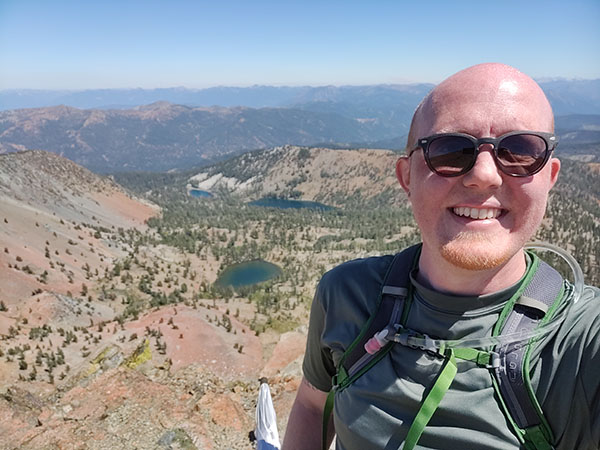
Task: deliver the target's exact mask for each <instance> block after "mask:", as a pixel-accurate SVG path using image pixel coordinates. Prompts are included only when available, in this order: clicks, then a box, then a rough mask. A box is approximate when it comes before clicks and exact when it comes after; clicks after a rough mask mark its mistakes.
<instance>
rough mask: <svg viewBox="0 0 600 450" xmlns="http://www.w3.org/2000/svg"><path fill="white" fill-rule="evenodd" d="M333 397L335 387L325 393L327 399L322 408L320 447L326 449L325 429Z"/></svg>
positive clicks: (327, 426)
mask: <svg viewBox="0 0 600 450" xmlns="http://www.w3.org/2000/svg"><path fill="white" fill-rule="evenodd" d="M334 397H335V389H331V390H330V391H329V393H328V394H327V400H325V407H324V408H323V426H322V429H321V430H322V438H321V449H322V450H327V448H328V447H327V444H328V442H327V430H328V428H329V418H330V417H331V412H332V411H333V399H334Z"/></svg>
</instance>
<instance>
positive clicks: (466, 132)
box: [283, 64, 600, 450]
mask: <svg viewBox="0 0 600 450" xmlns="http://www.w3.org/2000/svg"><path fill="white" fill-rule="evenodd" d="M553 131H554V118H553V114H552V109H551V107H550V104H549V103H548V100H547V99H546V97H545V95H544V93H543V92H542V90H541V89H540V87H539V86H538V85H537V84H536V83H535V82H534V81H533V80H532V79H531V78H529V77H528V76H526V75H524V74H523V73H521V72H519V71H518V70H516V69H514V68H512V67H509V66H506V65H502V64H481V65H477V66H474V67H470V68H468V69H465V70H463V71H461V72H458V73H457V74H455V75H453V76H451V77H450V78H448V79H447V80H445V81H443V82H442V83H441V84H439V85H438V86H437V87H436V88H435V89H433V91H432V92H430V93H429V94H428V95H427V97H426V98H425V99H424V100H423V102H422V103H421V104H420V105H419V107H418V108H417V111H416V112H415V115H414V117H413V121H412V124H411V129H410V133H409V137H408V142H407V154H406V155H405V156H402V157H400V159H399V160H398V162H397V165H396V175H397V178H398V181H399V182H400V185H401V186H402V188H403V189H404V191H405V192H406V194H407V196H408V198H409V200H410V203H411V206H412V210H413V214H414V217H415V220H416V222H417V225H418V226H419V228H420V231H421V236H422V245H421V246H420V247H419V248H417V249H416V250H415V252H416V253H413V254H412V255H416V256H414V258H413V259H414V263H413V264H412V265H410V266H406V267H409V268H408V269H407V268H404V269H402V270H399V269H396V265H395V264H396V263H393V262H392V261H395V260H394V259H393V257H392V256H382V257H374V258H367V259H361V260H355V261H351V262H348V263H345V264H342V265H341V266H338V267H336V268H334V269H333V270H331V271H329V272H328V273H326V274H325V275H324V276H323V278H322V280H321V282H320V283H319V286H318V288H317V292H316V294H315V299H314V301H313V305H312V309H311V318H310V325H309V332H308V341H307V348H306V354H305V358H304V364H303V371H304V378H303V379H302V382H301V385H300V387H299V390H298V393H297V397H296V400H295V403H294V406H293V408H292V412H291V414H290V418H289V422H288V427H287V432H286V435H285V440H284V445H283V448H284V449H285V450H293V449H319V448H321V446H322V439H321V429H322V420H323V411H324V405H325V403H326V399H327V398H328V393H329V392H330V391H332V392H333V394H332V395H330V396H329V397H330V398H331V399H334V400H335V401H334V403H333V414H332V416H331V417H329V418H328V416H327V414H326V415H325V417H326V422H328V424H329V425H328V426H327V427H326V431H327V436H326V441H327V443H326V445H327V446H328V445H329V443H330V442H331V441H332V439H333V437H334V434H335V435H336V448H337V449H343V450H369V449H386V450H388V449H398V448H404V449H410V448H422V449H425V448H426V449H460V450H464V449H507V450H508V449H519V448H528V449H529V448H531V449H536V450H542V449H551V448H556V449H578V450H583V449H598V448H600V314H599V311H600V303H599V302H598V299H599V297H600V291H599V290H598V289H596V288H592V287H587V286H586V287H585V288H584V290H583V294H582V295H581V296H580V298H579V299H577V301H576V302H575V301H574V300H575V299H574V298H573V297H574V293H573V292H574V288H573V286H572V285H570V284H569V283H568V282H564V283H563V281H562V280H561V279H560V278H559V280H560V281H559V282H558V285H559V286H558V287H557V288H556V289H557V290H556V292H558V294H557V296H556V299H555V298H554V297H553V299H552V302H553V303H549V306H548V305H546V306H544V305H540V303H543V302H540V301H539V300H535V299H533V301H532V300H531V299H530V298H529V297H528V296H526V295H525V294H523V290H524V289H532V290H531V291H529V290H526V291H525V292H526V293H528V292H533V294H532V295H533V296H535V295H538V294H539V292H541V290H542V288H540V287H539V286H537V287H531V288H530V287H529V285H530V284H531V283H532V281H531V280H532V279H534V277H535V276H536V275H535V272H536V271H538V270H541V269H539V267H541V265H540V266H538V262H537V260H536V258H537V257H536V256H535V255H532V254H530V253H528V252H526V251H525V250H524V246H525V244H526V242H528V241H529V240H530V239H531V237H532V236H533V234H534V233H535V231H536V229H537V228H538V226H539V225H540V223H541V221H542V218H543V216H544V212H545V208H546V202H547V199H548V193H549V191H550V189H551V188H552V187H553V185H554V184H555V182H556V180H557V177H558V173H559V170H560V162H559V160H558V159H556V158H555V157H554V156H553V150H554V147H555V146H556V138H555V136H554V135H553ZM404 258H405V259H406V258H407V257H404ZM397 259H402V257H399V258H397ZM392 266H393V267H394V268H393V269H390V267H392ZM388 270H391V272H393V276H391V277H386V274H387V272H388ZM550 270H552V269H550ZM545 276H546V275H543V276H540V277H539V278H535V279H537V280H542V281H541V282H539V281H537V282H536V283H537V284H538V285H544V286H545V285H546V284H547V285H550V284H552V283H550V282H549V281H548V283H546V282H545V278H544V277H545ZM393 277H396V278H402V277H404V278H405V279H406V280H407V281H406V283H407V286H406V290H405V291H402V289H403V285H402V282H399V281H398V282H396V281H395V280H390V279H389V278H393ZM547 277H549V278H550V276H549V275H547ZM549 278H548V279H549ZM536 283H534V284H536ZM554 284H555V285H556V284H557V283H556V282H554ZM384 285H385V286H386V287H385V288H382V286H384ZM390 285H391V286H392V288H391V289H390V288H388V287H389V286H390ZM398 286H400V288H398ZM386 289H387V291H389V292H391V293H394V292H396V293H397V292H402V298H401V301H402V303H397V304H399V305H401V306H400V311H402V314H398V315H397V317H395V318H394V319H393V320H392V319H390V322H389V323H388V326H387V328H386V329H385V330H387V331H385V332H384V330H382V331H381V332H379V333H376V334H374V335H373V337H371V338H370V339H369V340H368V341H366V339H367V338H369V337H370V336H362V339H361V338H360V337H359V334H361V330H363V331H364V330H365V329H366V328H365V327H366V325H365V324H367V322H377V321H378V320H379V316H380V315H381V314H380V313H378V312H377V311H378V308H379V306H378V305H379V301H380V300H379V299H380V298H381V297H380V295H383V294H381V292H382V290H383V291H384V293H385V291H386ZM406 293H408V294H407V295H406ZM395 295H400V294H395ZM528 295H529V294H528ZM544 295H546V294H539V296H541V297H543V296H544ZM395 301H397V302H398V300H395ZM536 302H537V303H536ZM509 304H510V305H511V308H514V309H515V310H516V309H517V308H516V307H514V306H512V305H515V304H519V305H528V306H522V308H523V310H524V311H525V312H526V315H528V314H530V313H531V311H534V312H535V311H538V310H540V311H541V312H540V314H539V317H538V316H536V317H533V319H531V320H532V321H534V320H538V321H539V320H542V322H543V318H541V317H544V315H545V314H548V318H549V319H548V320H550V317H553V318H554V319H555V320H554V321H553V322H551V323H552V324H558V326H557V327H546V329H544V328H543V327H542V328H539V330H542V331H540V332H539V335H538V339H537V340H535V341H533V342H532V341H529V340H527V339H521V340H520V341H519V340H518V341H517V344H513V347H511V351H515V349H516V351H517V352H518V351H519V349H521V348H523V349H527V351H528V352H530V354H529V355H528V358H529V361H528V363H527V364H525V366H527V365H528V367H526V368H525V369H523V370H520V369H521V367H518V366H519V364H523V362H517V363H512V364H513V365H514V366H515V367H511V366H510V364H511V361H506V360H508V357H507V356H501V357H500V358H499V357H498V354H497V353H494V352H490V348H492V345H491V344H490V342H489V341H488V342H486V341H485V339H486V338H489V336H491V335H492V333H493V329H494V328H495V327H497V323H498V322H499V321H501V319H500V317H503V318H504V319H506V315H508V314H510V316H509V319H506V320H508V321H509V322H510V321H511V320H513V319H512V318H513V316H516V313H512V309H511V310H510V311H509V310H508V309H507V308H508V306H507V305H509ZM406 305H410V307H408V306H406ZM530 307H531V308H530ZM509 309H510V308H509ZM394 311H396V310H394ZM505 311H506V313H505ZM519 311H520V310H519ZM538 312H539V311H538ZM394 314H396V312H394ZM532 314H533V313H532ZM553 314H554V315H553ZM533 316H535V314H533ZM400 317H402V318H401V319H400ZM528 317H529V316H528ZM370 318H371V320H370ZM386 320H387V319H386ZM542 322H539V323H542ZM386 323H387V322H386ZM390 325H392V326H393V327H392V328H390ZM536 326H537V325H536ZM390 329H393V330H396V331H395V332H397V336H400V331H403V330H404V331H407V333H408V335H409V336H418V337H420V338H422V339H421V341H420V342H421V343H423V342H426V343H428V344H427V345H425V346H424V345H423V344H421V348H419V346H418V345H412V346H411V345H406V344H407V340H406V339H401V338H397V339H396V340H395V341H394V340H393V339H391V338H390V334H388V332H389V330H390ZM544 330H545V331H544ZM372 331H373V330H371V329H367V331H366V332H365V333H367V334H369V333H371V334H372ZM404 331H403V332H404ZM512 331H513V334H512V335H511V334H510V333H508V336H509V337H513V338H514V336H515V334H514V331H515V330H512ZM517 331H518V329H517ZM411 333H412V334H411ZM504 333H507V332H506V331H505V330H503V331H502V334H504ZM363 334H364V333H363ZM427 339H429V341H427ZM461 339H462V340H465V342H466V340H471V341H470V342H471V343H470V344H469V346H471V347H473V346H474V347H477V348H478V349H479V350H477V349H475V351H476V352H478V353H475V354H476V355H487V356H485V357H484V358H483V359H485V362H483V363H482V361H481V360H479V359H478V358H479V357H473V356H472V355H473V354H474V353H468V354H470V355H471V360H469V356H467V357H464V356H465V355H466V354H467V352H462V353H461V351H460V350H459V349H458V348H457V349H447V348H445V347H444V345H443V344H439V346H438V347H437V348H436V347H435V345H434V344H432V342H434V340H439V341H440V342H441V341H444V342H447V341H451V340H461ZM355 340H356V342H355ZM478 340H479V341H478ZM513 340H514V339H513ZM390 342H392V344H389V343H390ZM415 342H417V341H415ZM478 342H479V346H478V344H477V343H478ZM353 343H354V344H353ZM507 345H508V344H507ZM363 346H364V347H365V350H362V347H363ZM465 346H466V344H465ZM457 347H460V345H458V346H457ZM356 348H360V349H361V350H356ZM384 350H385V352H384ZM469 351H471V350H469ZM357 352H358V353H357ZM361 352H362V353H361ZM379 352H382V353H379ZM369 354H373V355H374V356H377V355H378V354H380V355H381V357H379V358H373V359H369V358H371V357H369V356H368V355H369ZM461 355H463V356H461ZM490 355H491V356H490ZM494 355H495V357H496V360H494ZM511 355H512V354H511ZM353 358H354V359H355V360H359V362H357V363H356V364H355V365H354V366H353V367H352V368H351V369H348V370H350V371H352V370H355V369H354V368H355V367H357V365H358V367H361V368H362V367H364V366H365V364H363V365H362V366H361V365H360V364H362V363H360V361H363V360H364V361H372V364H371V363H369V364H366V365H367V366H369V367H368V368H367V369H366V370H361V371H359V370H356V371H355V373H358V372H360V373H358V375H356V376H355V379H353V381H352V382H350V383H348V384H344V383H343V382H340V380H342V381H344V379H345V378H348V377H346V376H345V375H346V372H348V370H346V369H344V377H342V376H341V375H340V366H342V365H343V363H344V362H345V361H346V360H348V359H353ZM361 358H362V359H361ZM364 358H367V359H364ZM461 358H462V359H461ZM486 358H489V359H486ZM498 359H504V360H505V361H502V364H509V366H504V365H502V367H505V369H504V371H505V373H509V374H515V373H517V375H518V376H520V377H522V381H521V382H520V386H518V385H516V384H519V382H518V380H517V381H514V380H510V383H509V382H508V381H506V379H504V378H497V377H496V375H495V374H496V373H498V365H499V364H500V363H499V362H498ZM475 360H477V362H475ZM521 361H522V360H521ZM511 370H512V372H511ZM519 371H521V374H519ZM363 372H364V373H363ZM334 376H335V378H334V380H336V385H335V386H334V385H333V384H332V377H334ZM511 376H512V375H511ZM350 378H352V376H351V377H350ZM511 383H516V384H515V385H513V384H511ZM495 384H496V386H494V385H495ZM498 384H501V385H502V388H499V387H498ZM507 384H510V386H512V388H511V387H510V386H509V389H508V390H509V391H510V392H512V394H506V391H505V390H502V389H506V388H505V387H504V386H506V385H507ZM525 385H527V386H530V388H531V394H532V395H529V394H527V390H526V389H525V387H524V386H525ZM527 389H529V387H527ZM432 392H433V393H434V394H435V395H434V394H432V395H430V394H431V393H432ZM523 392H525V394H527V395H523ZM511 395H512V397H513V398H505V397H507V396H508V397H510V396H511ZM516 397H518V398H516ZM522 397H534V398H535V399H536V401H537V403H539V408H537V407H531V406H528V405H531V404H532V402H533V400H531V399H523V398H522ZM526 402H529V403H528V404H525V403H526ZM508 403H514V404H517V405H521V406H517V407H516V409H517V412H516V413H515V412H514V408H511V407H510V405H509V406H508V407H506V406H505V405H506V404H508ZM530 407H531V408H533V409H534V413H535V414H534V415H536V417H534V419H533V420H534V423H535V424H536V425H535V426H533V425H531V424H530V423H528V422H527V420H526V419H522V418H521V417H519V416H520V415H524V416H527V413H523V414H521V413H520V412H519V411H518V409H519V408H525V409H528V408H530ZM536 409H539V410H540V411H539V412H536V411H535V410H536ZM513 416H514V417H513ZM538 416H539V418H538ZM522 422H524V423H525V424H524V425H523V423H522ZM515 423H516V424H515ZM540 423H541V424H540ZM523 429H527V433H524V432H523ZM525 435H526V436H525ZM524 436H525V437H524Z"/></svg>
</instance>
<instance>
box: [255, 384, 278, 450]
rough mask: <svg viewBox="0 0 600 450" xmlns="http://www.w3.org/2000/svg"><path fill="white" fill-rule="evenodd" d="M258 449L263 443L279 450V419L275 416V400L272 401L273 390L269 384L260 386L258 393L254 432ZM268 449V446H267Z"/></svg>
mask: <svg viewBox="0 0 600 450" xmlns="http://www.w3.org/2000/svg"><path fill="white" fill-rule="evenodd" d="M254 434H255V436H256V441H257V443H258V448H260V444H261V441H264V442H265V443H267V444H270V445H271V446H273V447H275V449H277V450H279V449H280V448H281V444H280V443H279V432H278V431H277V417H276V416H275V408H273V400H272V399H271V390H270V389H269V385H268V384H267V383H262V384H261V385H260V391H259V392H258V402H257V404H256V430H255V432H254ZM267 447H268V446H267Z"/></svg>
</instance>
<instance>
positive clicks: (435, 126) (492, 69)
mask: <svg viewBox="0 0 600 450" xmlns="http://www.w3.org/2000/svg"><path fill="white" fill-rule="evenodd" d="M519 129H520V130H536V131H548V132H552V131H553V130H554V116H553V114H552V108H551V106H550V103H549V102H548V99H547V98H546V96H545V94H544V92H543V91H542V89H541V88H540V87H539V86H538V84H537V83H536V82H535V81H533V79H531V78H530V77H529V76H527V75H525V74H524V73H522V72H519V71H518V70H517V69H515V68H514V67H511V66H507V65H505V64H497V63H486V64H479V65H476V66H473V67H469V68H467V69H464V70H461V71H460V72H458V73H456V74H454V75H452V76H451V77H449V78H447V79H446V80H444V81H443V82H441V83H440V84H439V85H437V86H436V87H435V88H434V89H433V90H432V91H431V92H430V93H429V94H428V95H427V97H425V99H424V100H423V101H422V102H421V104H420V105H419V107H418V108H417V110H416V112H415V115H414V116H413V120H412V123H411V127H410V132H409V135H408V141H407V149H411V148H413V147H414V146H415V144H416V142H417V139H419V138H422V137H425V136H429V135H431V134H435V133H444V132H464V133H467V134H471V135H473V136H476V137H494V136H499V135H501V134H503V133H507V132H509V131H515V130H519Z"/></svg>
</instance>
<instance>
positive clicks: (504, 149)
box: [498, 134, 548, 176]
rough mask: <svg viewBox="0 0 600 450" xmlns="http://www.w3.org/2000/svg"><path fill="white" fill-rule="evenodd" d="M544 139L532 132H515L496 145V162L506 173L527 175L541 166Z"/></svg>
mask: <svg viewBox="0 0 600 450" xmlns="http://www.w3.org/2000/svg"><path fill="white" fill-rule="evenodd" d="M547 150H548V148H547V146H546V141H545V140H544V139H542V138H541V137H540V136H535V135H533V134H516V135H513V136H508V137H506V138H504V139H502V140H501V141H500V143H499V145H498V164H499V165H500V166H501V168H502V170H503V171H504V172H506V173H508V174H512V175H520V176H527V175H531V174H533V173H535V172H536V171H537V170H539V169H540V168H541V166H542V165H543V164H544V162H545V160H546V153H547Z"/></svg>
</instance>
